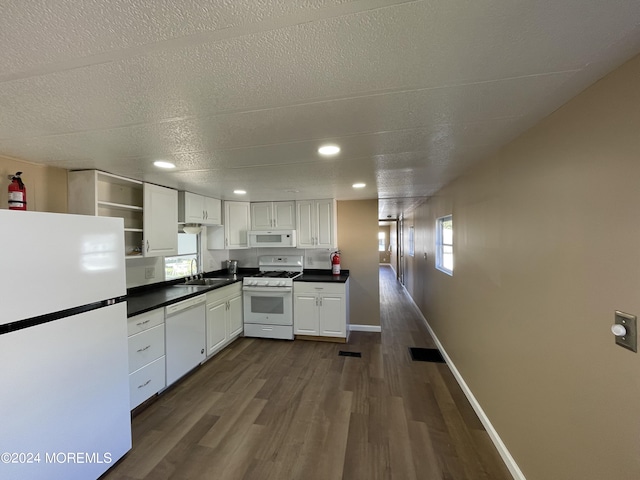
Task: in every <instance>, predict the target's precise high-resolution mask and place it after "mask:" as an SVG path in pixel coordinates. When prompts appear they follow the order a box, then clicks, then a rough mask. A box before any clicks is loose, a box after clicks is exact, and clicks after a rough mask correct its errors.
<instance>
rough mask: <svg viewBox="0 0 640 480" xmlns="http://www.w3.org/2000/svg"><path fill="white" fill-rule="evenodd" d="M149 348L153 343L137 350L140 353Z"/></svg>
mask: <svg viewBox="0 0 640 480" xmlns="http://www.w3.org/2000/svg"><path fill="white" fill-rule="evenodd" d="M149 348H151V345H147V346H146V347H144V348H139V349H138V350H137V352H138V353H140V352H144V351H145V350H149Z"/></svg>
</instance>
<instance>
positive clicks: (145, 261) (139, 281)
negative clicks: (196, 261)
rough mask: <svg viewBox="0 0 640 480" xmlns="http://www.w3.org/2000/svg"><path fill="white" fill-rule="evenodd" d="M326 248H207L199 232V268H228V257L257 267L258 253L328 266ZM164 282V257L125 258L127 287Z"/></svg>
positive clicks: (315, 266)
mask: <svg viewBox="0 0 640 480" xmlns="http://www.w3.org/2000/svg"><path fill="white" fill-rule="evenodd" d="M333 251H334V250H332V249H328V248H317V249H315V248H314V249H302V248H247V249H242V250H208V249H207V230H206V229H203V231H202V232H201V233H200V252H201V258H202V271H204V272H212V271H215V270H222V269H225V268H227V260H231V259H233V260H238V266H239V267H240V268H257V267H258V257H259V256H261V255H279V256H280V255H302V256H303V257H304V268H313V269H327V270H330V269H331V260H330V259H329V254H330V253H331V252H333ZM163 281H164V258H163V257H150V258H145V257H141V258H134V259H131V260H127V288H132V287H139V286H142V285H150V284H152V283H158V282H163Z"/></svg>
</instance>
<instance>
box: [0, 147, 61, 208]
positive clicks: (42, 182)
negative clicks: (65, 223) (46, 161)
mask: <svg viewBox="0 0 640 480" xmlns="http://www.w3.org/2000/svg"><path fill="white" fill-rule="evenodd" d="M16 172H23V173H22V181H23V182H24V184H25V186H26V189H27V210H33V211H38V212H55V213H66V212H67V211H68V210H67V171H66V170H64V169H62V168H54V167H46V166H43V165H36V164H34V163H29V162H24V161H21V160H15V159H12V158H8V157H2V156H0V208H5V209H6V208H8V201H9V198H8V185H9V180H8V179H7V176H8V175H14V174H15V173H16Z"/></svg>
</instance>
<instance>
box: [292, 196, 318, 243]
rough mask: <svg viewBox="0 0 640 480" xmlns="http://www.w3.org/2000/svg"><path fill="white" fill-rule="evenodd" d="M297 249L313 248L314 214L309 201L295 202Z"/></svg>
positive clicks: (311, 203)
mask: <svg viewBox="0 0 640 480" xmlns="http://www.w3.org/2000/svg"><path fill="white" fill-rule="evenodd" d="M296 210H297V215H296V217H297V223H298V228H297V234H298V247H302V248H310V247H313V246H314V238H313V237H314V229H313V222H314V214H313V202H312V201H309V200H305V201H300V202H296Z"/></svg>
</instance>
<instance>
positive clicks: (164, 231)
mask: <svg viewBox="0 0 640 480" xmlns="http://www.w3.org/2000/svg"><path fill="white" fill-rule="evenodd" d="M177 224H178V191H177V190H173V189H171V188H166V187H161V186H159V185H153V184H150V183H145V184H144V243H143V253H144V256H146V257H160V256H169V255H177V254H178V228H177Z"/></svg>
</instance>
